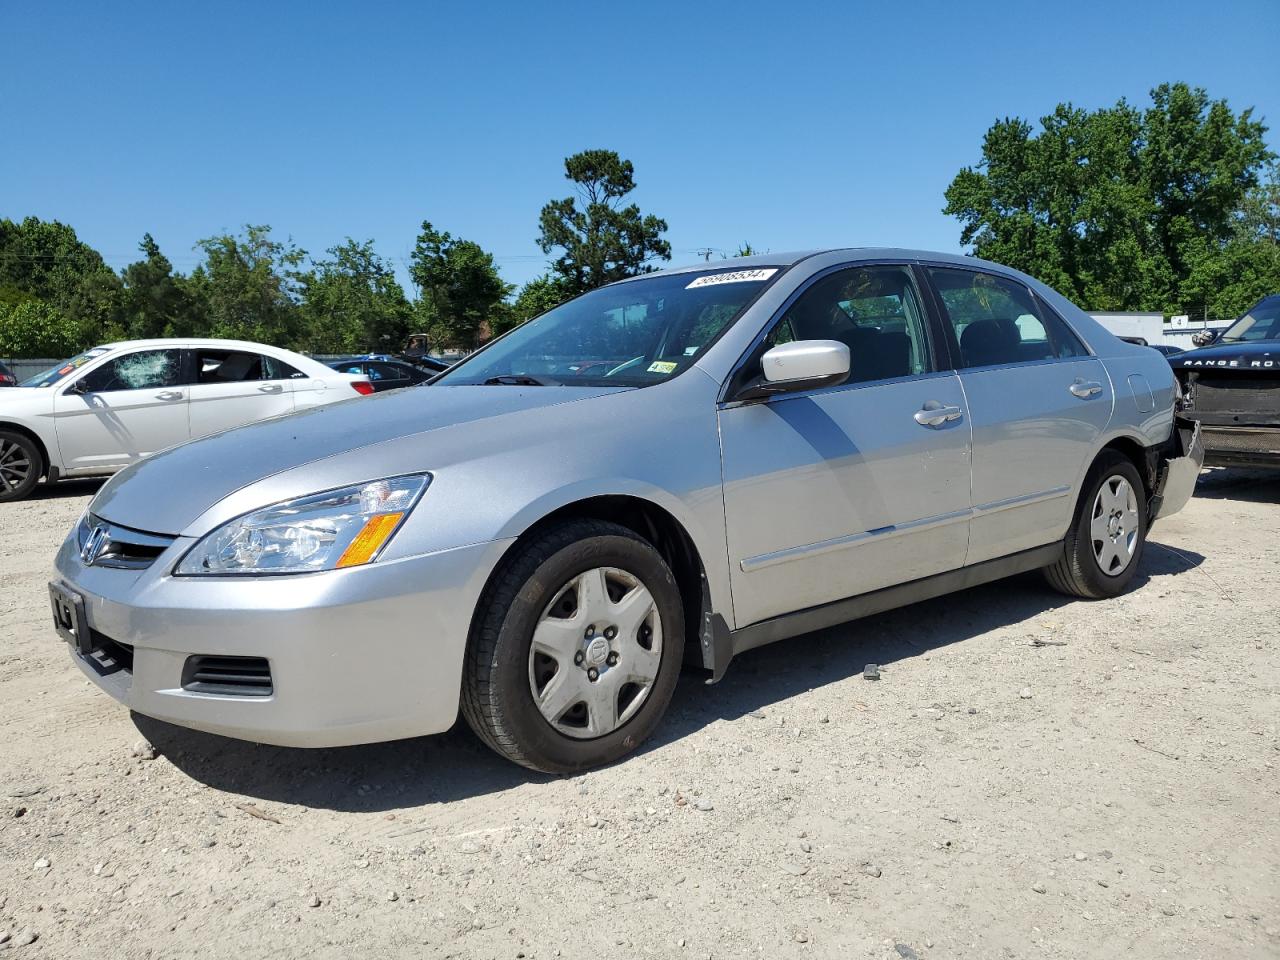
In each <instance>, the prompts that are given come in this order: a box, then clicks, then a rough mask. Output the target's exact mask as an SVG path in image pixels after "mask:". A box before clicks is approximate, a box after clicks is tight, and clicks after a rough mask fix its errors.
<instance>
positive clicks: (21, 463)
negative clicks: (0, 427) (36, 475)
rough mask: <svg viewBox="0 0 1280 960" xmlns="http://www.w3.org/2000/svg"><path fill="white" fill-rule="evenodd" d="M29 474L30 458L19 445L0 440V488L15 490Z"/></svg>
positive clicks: (24, 481)
mask: <svg viewBox="0 0 1280 960" xmlns="http://www.w3.org/2000/svg"><path fill="white" fill-rule="evenodd" d="M30 474H31V459H30V458H29V457H28V456H27V454H26V451H24V450H23V449H22V448H21V447H20V446H18V445H17V444H16V443H14V442H12V441H10V440H0V490H16V489H18V487H20V486H22V484H24V483H26V481H27V477H28V476H30Z"/></svg>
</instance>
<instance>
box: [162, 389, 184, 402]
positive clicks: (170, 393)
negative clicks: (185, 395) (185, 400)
mask: <svg viewBox="0 0 1280 960" xmlns="http://www.w3.org/2000/svg"><path fill="white" fill-rule="evenodd" d="M156 399H157V400H181V399H182V391H181V390H161V391H160V392H159V393H157V394H156Z"/></svg>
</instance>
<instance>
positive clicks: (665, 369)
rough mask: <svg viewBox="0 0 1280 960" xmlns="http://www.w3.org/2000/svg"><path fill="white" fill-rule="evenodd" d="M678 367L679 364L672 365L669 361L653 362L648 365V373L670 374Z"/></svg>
mask: <svg viewBox="0 0 1280 960" xmlns="http://www.w3.org/2000/svg"><path fill="white" fill-rule="evenodd" d="M678 366H679V364H677V363H674V362H673V361H671V360H655V361H653V363H651V364H649V372H650V373H670V372H671V371H672V370H674V369H675V368H676V367H678Z"/></svg>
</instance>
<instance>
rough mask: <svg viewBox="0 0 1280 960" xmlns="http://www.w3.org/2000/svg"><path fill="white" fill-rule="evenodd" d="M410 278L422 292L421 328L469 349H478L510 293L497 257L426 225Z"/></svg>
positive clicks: (443, 342) (440, 339)
mask: <svg viewBox="0 0 1280 960" xmlns="http://www.w3.org/2000/svg"><path fill="white" fill-rule="evenodd" d="M409 274H410V276H412V277H413V282H414V283H415V284H417V286H418V291H419V301H418V322H419V323H420V324H422V326H424V327H426V328H427V329H428V330H429V332H430V333H431V335H432V340H433V342H434V343H437V344H441V345H448V346H456V347H462V348H464V349H470V348H472V347H475V346H476V345H477V344H479V343H480V342H481V340H482V339H484V335H485V334H486V333H487V332H488V327H489V324H490V322H491V321H492V320H493V319H494V318H495V317H496V316H498V315H499V314H501V312H502V309H501V307H502V301H503V300H505V299H506V297H507V295H508V294H509V293H510V292H511V286H510V285H509V284H507V283H505V282H504V281H503V279H502V277H501V276H499V275H498V268H497V266H496V265H495V264H494V262H493V254H491V253H486V252H485V250H484V249H483V248H482V247H481V246H480V245H479V244H478V243H475V242H473V241H471V240H463V239H461V238H459V237H453V236H451V235H450V234H449V233H447V232H446V233H441V232H440V231H438V230H436V228H435V227H433V226H432V225H431V223H430V222H429V221H426V220H424V221H423V222H422V232H421V233H420V234H419V235H418V242H417V243H416V244H415V245H414V248H413V253H412V254H411V256H410V265H409Z"/></svg>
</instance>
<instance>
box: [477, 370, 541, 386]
mask: <svg viewBox="0 0 1280 960" xmlns="http://www.w3.org/2000/svg"><path fill="white" fill-rule="evenodd" d="M481 385H482V386H486V387H494V386H502V387H552V386H556V382H555V381H554V380H543V379H541V378H539V377H531V376H529V374H527V373H504V374H502V375H501V376H497V377H490V378H489V379H488V380H483V381H481Z"/></svg>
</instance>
